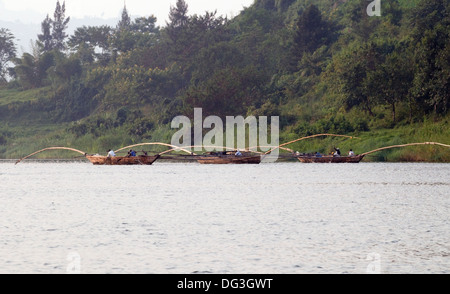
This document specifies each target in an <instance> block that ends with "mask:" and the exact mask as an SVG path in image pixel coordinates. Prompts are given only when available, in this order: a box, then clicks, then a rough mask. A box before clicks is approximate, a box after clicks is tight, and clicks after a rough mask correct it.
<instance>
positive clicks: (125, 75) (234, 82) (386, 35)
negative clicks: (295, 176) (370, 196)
mask: <svg viewBox="0 0 450 294" xmlns="http://www.w3.org/2000/svg"><path fill="white" fill-rule="evenodd" d="M369 3H370V2H368V1H366V0H348V1H346V0H317V1H313V0H256V1H255V2H254V4H253V5H252V6H251V7H248V8H246V9H244V10H243V11H242V13H241V14H239V15H238V16H236V17H235V18H233V19H226V18H223V17H221V16H217V15H216V14H215V13H214V12H207V13H205V14H204V15H189V7H188V6H187V4H186V3H185V2H184V1H183V0H178V1H177V3H176V5H175V6H173V7H172V8H171V10H170V14H169V21H168V22H167V24H166V26H165V27H158V26H156V18H155V17H154V16H153V15H149V16H148V17H141V18H137V19H131V18H130V16H129V15H128V12H127V10H126V8H125V9H124V11H123V14H122V18H121V20H120V21H119V22H118V24H117V26H116V27H114V28H113V27H108V26H101V27H86V26H84V27H80V28H78V29H77V30H76V31H75V33H74V34H73V35H72V36H67V35H66V34H65V28H66V26H67V23H68V22H69V21H70V18H69V17H66V15H65V13H66V11H65V5H64V4H63V5H60V3H59V1H58V2H57V6H56V9H55V13H54V17H53V18H50V17H49V16H47V18H46V19H45V20H44V21H43V22H42V34H40V35H39V36H38V40H39V41H37V42H36V45H35V48H33V50H32V51H33V52H30V53H24V54H23V55H22V56H16V51H15V49H14V47H11V41H12V38H11V33H10V32H9V31H8V30H5V29H1V30H0V75H1V76H0V158H19V157H22V156H24V155H27V154H29V153H31V152H32V151H35V150H37V149H40V148H45V147H48V146H56V145H60V146H70V147H74V148H79V149H82V150H84V151H87V152H92V153H95V152H105V151H106V150H107V149H109V148H118V147H122V146H125V145H128V144H132V143H141V142H144V141H145V142H150V141H154V142H155V141H160V142H167V143H170V140H171V136H172V134H173V133H174V130H172V129H171V128H170V122H171V120H172V119H173V118H174V117H176V116H178V115H186V116H188V117H192V116H193V109H194V108H195V107H201V108H203V115H204V117H206V116H208V115H217V116H220V117H225V116H227V115H232V116H238V115H243V116H250V115H255V116H262V115H265V116H271V115H276V116H280V122H281V138H280V142H281V143H283V142H286V141H289V140H293V139H296V138H299V137H302V136H307V135H311V134H317V133H336V134H346V135H352V136H358V137H359V139H357V140H351V141H349V140H342V139H339V140H338V139H332V138H328V139H320V140H313V141H309V142H304V143H301V144H300V143H298V144H295V145H293V146H289V147H290V148H293V149H295V150H300V151H302V152H311V151H321V152H324V153H327V152H329V151H330V149H332V147H333V146H334V145H337V144H339V145H340V146H342V149H345V148H346V149H349V148H353V149H354V150H355V151H357V152H365V151H369V150H372V149H375V148H377V147H381V146H388V145H392V144H400V143H410V142H424V141H437V142H442V143H446V144H450V132H449V124H448V121H449V118H450V114H449V109H450V99H449V96H450V41H449V40H450V38H449V34H450V4H449V1H446V0H415V1H411V0H389V1H381V3H382V16H381V17H370V16H368V14H367V5H368V4H369ZM69 13H70V12H69ZM6 61H9V63H8V62H6ZM8 64H9V68H7V67H8ZM388 155H389V156H388ZM375 159H377V160H386V159H387V160H424V161H450V155H449V151H448V149H447V150H440V149H436V148H432V147H427V148H425V147H420V148H416V149H413V150H411V149H404V150H403V149H402V150H396V151H392V152H384V153H381V154H380V155H378V156H377V157H376V158H375Z"/></svg>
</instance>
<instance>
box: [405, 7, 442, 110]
mask: <svg viewBox="0 0 450 294" xmlns="http://www.w3.org/2000/svg"><path fill="white" fill-rule="evenodd" d="M412 22H413V26H414V30H413V33H412V35H413V40H414V41H413V48H414V49H413V48H412V49H411V50H415V56H416V60H415V65H416V70H415V77H414V86H413V88H412V92H413V94H414V96H415V100H416V102H417V103H418V105H419V106H420V107H421V108H422V109H424V110H425V112H430V111H434V112H435V113H436V114H445V113H447V112H448V110H449V108H450V91H449V88H450V73H449V67H450V65H449V64H450V55H449V54H450V52H449V47H450V41H449V40H450V4H448V1H445V0H429V1H421V2H420V3H419V5H418V7H417V8H416V10H415V11H414V17H413V21H412Z"/></svg>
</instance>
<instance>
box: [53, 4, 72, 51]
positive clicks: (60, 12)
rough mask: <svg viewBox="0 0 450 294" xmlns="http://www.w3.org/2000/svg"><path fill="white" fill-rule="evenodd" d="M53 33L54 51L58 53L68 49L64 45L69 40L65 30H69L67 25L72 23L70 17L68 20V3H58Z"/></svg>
mask: <svg viewBox="0 0 450 294" xmlns="http://www.w3.org/2000/svg"><path fill="white" fill-rule="evenodd" d="M53 17H54V19H53V23H52V26H53V31H52V38H53V42H54V49H56V50H58V51H62V50H64V49H66V45H65V44H64V41H65V39H66V38H67V34H66V32H65V30H66V29H67V24H68V23H69V21H70V17H68V18H66V2H65V1H64V2H63V5H62V6H61V4H60V3H59V0H58V2H57V3H56V9H55V13H54V15H53Z"/></svg>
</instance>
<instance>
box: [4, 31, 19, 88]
mask: <svg viewBox="0 0 450 294" xmlns="http://www.w3.org/2000/svg"><path fill="white" fill-rule="evenodd" d="M15 57H16V46H15V44H14V36H13V34H12V33H11V32H10V31H9V30H8V29H3V28H1V29H0V83H1V82H4V81H6V77H7V75H8V67H7V65H8V63H9V62H10V61H12V60H13V59H14V58H15Z"/></svg>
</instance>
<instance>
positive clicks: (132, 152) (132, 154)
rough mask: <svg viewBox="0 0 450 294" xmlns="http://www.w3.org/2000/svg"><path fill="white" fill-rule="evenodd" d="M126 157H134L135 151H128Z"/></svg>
mask: <svg viewBox="0 0 450 294" xmlns="http://www.w3.org/2000/svg"><path fill="white" fill-rule="evenodd" d="M128 157H136V151H134V150H130V152H128Z"/></svg>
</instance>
